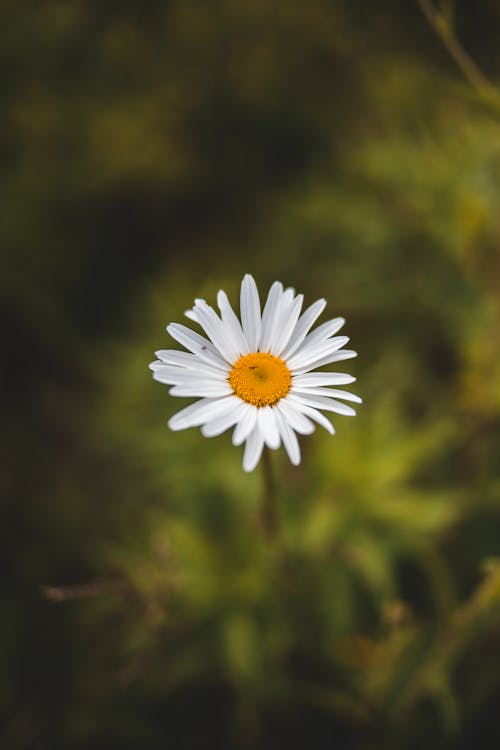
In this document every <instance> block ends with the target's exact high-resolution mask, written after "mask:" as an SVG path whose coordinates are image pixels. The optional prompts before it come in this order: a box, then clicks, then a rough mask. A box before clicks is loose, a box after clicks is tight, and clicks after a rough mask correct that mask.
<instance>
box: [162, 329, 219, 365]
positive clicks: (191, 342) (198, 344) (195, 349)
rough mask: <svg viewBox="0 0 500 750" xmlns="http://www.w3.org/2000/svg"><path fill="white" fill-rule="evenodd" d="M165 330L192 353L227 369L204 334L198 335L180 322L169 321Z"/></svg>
mask: <svg viewBox="0 0 500 750" xmlns="http://www.w3.org/2000/svg"><path fill="white" fill-rule="evenodd" d="M167 331H168V333H169V334H170V335H171V336H172V338H173V339H175V340H176V341H178V342H179V344H182V346H185V347H186V349H189V351H190V352H192V353H193V354H196V356H197V357H199V358H200V359H202V360H203V361H204V362H208V363H209V364H211V365H213V366H214V367H218V368H219V369H222V370H224V371H227V363H226V362H225V361H224V359H223V357H222V356H221V353H220V352H219V351H218V350H217V349H216V348H215V346H214V345H213V344H212V342H211V341H209V340H208V339H206V338H205V337H204V336H200V334H199V333H196V331H192V330H191V329H190V328H187V327H186V326H184V325H182V324H181V323H170V325H168V326H167Z"/></svg>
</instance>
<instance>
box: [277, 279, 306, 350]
mask: <svg viewBox="0 0 500 750" xmlns="http://www.w3.org/2000/svg"><path fill="white" fill-rule="evenodd" d="M303 302H304V295H303V294H299V296H298V297H296V298H295V299H294V300H292V302H291V304H289V305H287V306H286V307H285V308H284V310H283V312H282V316H281V319H280V321H279V323H278V326H277V328H276V330H275V332H274V337H273V342H272V345H271V349H270V351H271V354H275V355H276V356H279V355H280V354H281V352H282V351H283V349H284V348H285V346H286V345H287V344H288V342H289V341H290V336H291V335H292V333H293V330H294V328H295V326H296V325H297V320H298V317H299V315H300V311H301V309H302V303H303Z"/></svg>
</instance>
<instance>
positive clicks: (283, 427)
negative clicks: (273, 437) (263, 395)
mask: <svg viewBox="0 0 500 750" xmlns="http://www.w3.org/2000/svg"><path fill="white" fill-rule="evenodd" d="M275 412H276V421H277V423H278V429H279V431H280V434H281V439H282V440H283V445H284V446H285V450H286V452H287V453H288V457H289V458H290V461H291V462H292V464H293V465H294V466H298V465H299V464H300V447H299V441H298V440H297V435H296V434H295V432H294V431H293V430H292V428H291V427H290V425H289V424H288V422H287V420H286V419H285V418H284V416H283V415H282V413H281V412H280V411H278V410H277V409H275Z"/></svg>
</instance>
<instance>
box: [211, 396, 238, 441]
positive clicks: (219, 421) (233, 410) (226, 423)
mask: <svg viewBox="0 0 500 750" xmlns="http://www.w3.org/2000/svg"><path fill="white" fill-rule="evenodd" d="M248 406H249V404H245V403H244V402H243V401H241V400H240V399H239V398H237V397H236V396H235V397H234V400H233V401H232V405H231V407H230V408H229V409H228V411H227V412H224V414H221V415H220V416H218V417H214V418H213V419H211V420H209V421H208V422H206V423H205V424H204V425H203V427H202V428H201V432H202V435H204V436H205V437H215V436H216V435H222V433H223V432H225V431H226V430H228V429H229V428H230V427H232V426H233V425H234V424H236V423H237V422H239V421H240V419H241V418H242V417H243V415H244V414H245V412H246V409H247V407H248Z"/></svg>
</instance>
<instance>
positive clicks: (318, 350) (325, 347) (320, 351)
mask: <svg viewBox="0 0 500 750" xmlns="http://www.w3.org/2000/svg"><path fill="white" fill-rule="evenodd" d="M348 341H349V338H348V336H336V337H334V338H333V339H327V340H326V341H312V342H310V343H309V344H303V346H301V347H300V348H299V349H298V350H297V351H296V352H295V354H294V355H293V356H292V357H290V358H289V359H288V360H287V362H286V364H287V366H288V367H289V368H290V370H292V371H293V370H295V369H299V368H301V367H306V366H307V365H310V363H311V362H315V361H316V360H317V359H320V358H321V357H326V356H327V355H330V354H333V353H334V352H336V351H337V350H338V349H340V348H341V347H342V346H344V344H346V343H347V342H348Z"/></svg>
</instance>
